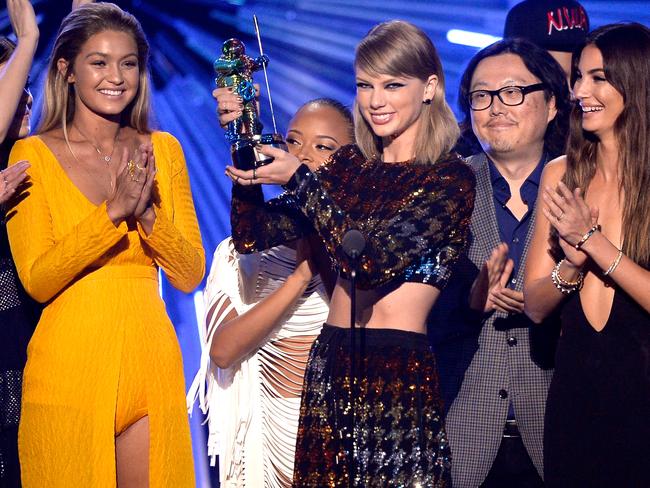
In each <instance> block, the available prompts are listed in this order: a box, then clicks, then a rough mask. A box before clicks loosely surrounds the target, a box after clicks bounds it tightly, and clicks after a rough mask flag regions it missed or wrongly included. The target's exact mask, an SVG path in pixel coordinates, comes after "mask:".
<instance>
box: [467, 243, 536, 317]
mask: <svg viewBox="0 0 650 488" xmlns="http://www.w3.org/2000/svg"><path fill="white" fill-rule="evenodd" d="M513 270H514V261H513V260H512V259H509V258H508V245H507V244H505V243H501V244H499V245H498V246H497V247H495V248H494V249H493V250H492V253H491V254H490V257H489V258H488V260H487V261H486V262H485V263H484V264H483V266H482V268H481V271H480V273H479V276H478V278H477V279H476V282H475V283H474V286H472V290H471V294H470V307H471V308H472V309H474V310H481V311H483V312H484V313H489V312H492V311H495V310H499V311H502V312H506V313H522V312H523V311H524V295H523V293H522V292H520V291H516V290H513V289H511V288H508V280H509V279H510V276H511V275H512V272H513Z"/></svg>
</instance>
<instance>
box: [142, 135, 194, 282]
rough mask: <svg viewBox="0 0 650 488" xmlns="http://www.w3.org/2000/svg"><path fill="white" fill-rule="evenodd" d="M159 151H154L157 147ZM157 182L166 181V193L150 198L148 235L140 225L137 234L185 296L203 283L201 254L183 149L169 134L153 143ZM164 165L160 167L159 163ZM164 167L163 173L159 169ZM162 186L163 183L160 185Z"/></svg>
mask: <svg viewBox="0 0 650 488" xmlns="http://www.w3.org/2000/svg"><path fill="white" fill-rule="evenodd" d="M158 144H159V145H160V147H157V145H158ZM154 152H155V153H156V161H157V167H158V168H159V171H160V173H159V176H160V177H161V178H163V177H164V178H169V180H170V181H169V193H168V194H167V193H164V192H161V194H159V195H158V197H156V198H154V207H153V212H154V213H155V218H154V221H153V225H152V229H151V232H147V229H145V228H144V227H143V226H142V225H140V223H139V224H138V231H139V233H140V237H141V239H142V241H143V242H144V244H145V245H146V246H148V247H149V248H150V249H151V251H152V254H153V259H154V261H155V262H156V264H157V265H158V266H160V267H161V268H162V269H163V271H164V272H165V275H166V276H167V278H168V279H169V281H170V283H171V284H172V285H174V287H175V288H178V289H179V290H181V291H184V292H186V293H189V292H190V291H192V290H193V289H194V288H196V287H197V286H198V284H199V283H200V282H201V280H202V279H203V273H204V272H205V252H204V250H203V244H202V242H201V233H200V231H199V224H198V221H197V219H196V212H195V210H194V201H193V200H192V192H191V190H190V180H189V175H188V173H187V166H186V165H185V157H184V155H183V149H182V148H181V145H180V144H179V142H178V141H177V140H176V139H175V138H174V137H173V136H172V135H170V134H166V133H159V134H158V137H157V139H156V141H155V142H154ZM163 161H164V163H163ZM163 166H164V169H163ZM160 183H161V184H164V183H163V182H160Z"/></svg>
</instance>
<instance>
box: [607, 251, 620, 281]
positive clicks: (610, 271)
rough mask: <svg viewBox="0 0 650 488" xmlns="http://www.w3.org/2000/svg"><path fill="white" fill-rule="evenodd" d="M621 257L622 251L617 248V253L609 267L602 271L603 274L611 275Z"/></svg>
mask: <svg viewBox="0 0 650 488" xmlns="http://www.w3.org/2000/svg"><path fill="white" fill-rule="evenodd" d="M622 257H623V251H622V250H621V249H619V250H618V254H617V255H616V259H614V262H613V263H612V264H611V265H610V267H609V268H607V271H605V272H603V276H609V275H611V274H612V273H613V272H614V270H615V269H616V268H617V267H618V265H619V263H620V262H621V258H622Z"/></svg>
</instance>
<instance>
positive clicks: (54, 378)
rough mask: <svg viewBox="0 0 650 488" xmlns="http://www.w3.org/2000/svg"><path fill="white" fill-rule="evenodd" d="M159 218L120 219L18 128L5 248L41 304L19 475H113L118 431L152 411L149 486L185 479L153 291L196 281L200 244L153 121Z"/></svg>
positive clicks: (171, 363) (180, 428) (169, 356)
mask: <svg viewBox="0 0 650 488" xmlns="http://www.w3.org/2000/svg"><path fill="white" fill-rule="evenodd" d="M152 143H153V147H154V155H155V158H156V165H157V168H158V173H157V174H156V192H157V195H156V196H157V199H156V200H157V201H156V203H155V211H156V221H155V224H154V228H153V231H152V233H151V234H150V235H149V236H147V235H146V234H145V233H144V231H143V230H142V229H141V228H139V226H138V225H136V224H127V223H125V222H124V223H122V224H120V226H119V227H115V226H114V225H113V223H112V222H111V221H110V219H109V218H108V215H107V213H106V204H105V203H103V204H101V205H99V206H96V205H94V204H93V203H92V202H90V201H89V200H88V199H87V198H86V197H85V196H84V195H83V194H82V193H81V192H80V190H79V189H78V188H77V187H76V186H75V185H74V184H73V183H72V181H71V180H70V179H69V178H68V176H67V174H66V173H65V172H64V170H63V168H62V167H61V166H60V164H59V162H58V161H57V160H56V159H55V157H54V155H53V154H52V152H51V151H50V150H49V149H48V147H47V146H46V145H45V144H44V143H43V141H42V140H41V139H40V138H38V137H29V138H27V139H24V140H22V141H19V142H17V143H16V145H15V146H14V149H13V150H12V152H11V156H10V164H15V163H16V162H17V161H19V160H22V159H26V160H28V161H29V162H30V163H31V167H30V168H29V170H28V171H27V172H28V174H29V176H30V182H31V186H30V187H29V188H28V190H27V192H28V194H27V195H26V196H25V198H22V199H19V203H17V205H16V206H15V207H14V208H13V209H10V211H9V215H8V222H7V228H8V232H9V238H10V244H11V250H12V253H13V256H14V259H15V262H16V267H17V270H18V274H19V276H20V279H21V281H22V282H23V284H24V286H25V289H26V290H27V292H28V293H29V294H30V295H31V296H33V297H34V298H35V299H36V300H38V301H40V302H43V303H45V304H46V306H45V310H44V311H43V315H42V317H41V320H40V322H39V323H38V326H37V328H36V331H35V333H34V336H33V338H32V340H31V342H30V343H29V347H28V351H27V353H28V359H27V366H26V368H25V376H24V386H23V397H22V402H23V403H22V418H21V423H20V428H19V453H20V459H21V469H22V480H23V486H24V487H25V488H32V487H48V488H50V487H62V488H63V487H65V488H70V487H75V488H90V487H92V488H103V487H115V486H116V470H115V436H116V435H117V434H119V433H120V432H122V431H124V430H125V429H126V428H127V427H128V426H129V425H131V424H132V423H133V422H135V421H137V420H139V419H140V418H142V417H143V416H144V415H148V416H149V428H150V449H149V481H150V486H151V487H154V488H155V487H170V488H171V487H173V488H184V487H188V488H189V487H192V488H193V487H194V486H195V484H194V469H193V462H192V448H191V441H190V431H189V423H188V419H187V412H186V409H185V385H184V379H183V367H182V358H181V352H180V348H179V345H178V341H177V339H176V335H175V331H174V328H173V326H172V324H171V322H170V320H169V318H168V317H167V313H166V311H165V304H164V303H163V301H162V299H161V298H160V295H159V291H158V288H159V286H158V269H159V268H162V269H163V270H164V272H165V274H166V276H167V278H168V279H169V281H170V282H171V283H172V284H173V285H174V286H175V287H176V288H178V289H180V290H182V291H185V292H189V291H191V290H192V289H193V288H195V287H196V286H197V285H198V284H199V282H200V281H201V279H202V277H203V273H204V268H205V255H204V251H203V247H202V245H201V235H200V233H199V228H198V224H197V220H196V214H195V211H194V204H193V202H192V196H191V192H190V187H189V178H188V174H187V169H186V166H185V159H184V156H183V151H182V149H181V147H180V145H179V143H178V141H177V140H176V139H175V138H174V137H173V136H171V135H170V134H167V133H164V132H156V133H153V134H152Z"/></svg>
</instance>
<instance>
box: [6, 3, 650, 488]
mask: <svg viewBox="0 0 650 488" xmlns="http://www.w3.org/2000/svg"><path fill="white" fill-rule="evenodd" d="M33 3H34V5H35V10H36V13H37V15H38V19H39V25H40V28H41V40H40V46H39V49H38V52H37V57H36V61H35V62H34V66H33V69H32V91H33V93H34V97H35V100H36V101H35V106H36V107H38V106H39V103H40V98H41V91H42V88H41V87H42V85H43V81H44V76H43V75H44V73H45V66H46V63H47V56H48V53H49V52H50V50H51V48H52V43H53V39H54V36H55V35H56V30H57V29H58V26H59V23H60V22H61V19H62V18H63V17H64V16H65V15H66V14H67V13H68V11H69V6H70V2H67V1H65V0H34V2H33ZM115 3H117V4H118V5H120V6H121V7H122V8H124V9H126V10H128V11H130V12H132V13H133V14H135V15H136V16H137V17H138V19H140V21H141V22H142V24H143V27H144V29H145V31H146V32H147V35H148V37H149V41H150V43H151V71H152V80H153V88H154V89H153V101H154V105H153V106H154V111H155V116H156V117H155V118H156V125H157V127H158V128H159V129H161V130H165V131H168V132H171V133H173V134H174V135H175V136H176V137H177V138H178V139H179V140H180V141H181V143H182V145H183V148H184V150H185V156H186V158H187V163H188V166H189V171H190V177H191V182H192V191H193V195H194V201H195V204H196V210H197V213H198V218H199V223H200V225H201V233H202V235H203V244H204V246H205V249H206V255H207V269H208V270H209V269H210V265H211V262H212V252H213V250H214V249H215V247H216V246H217V244H218V243H219V242H220V241H221V240H222V239H224V238H225V237H226V236H227V235H228V234H229V233H230V224H229V195H230V181H229V180H228V179H227V178H226V177H225V176H224V166H225V165H226V164H227V163H228V162H229V160H230V155H229V147H228V145H227V144H226V142H225V140H224V136H223V130H222V129H221V128H220V127H219V124H218V122H217V118H216V115H215V103H214V100H213V99H212V97H211V91H212V89H213V88H214V77H215V75H214V73H213V71H212V63H213V61H214V59H215V58H216V57H218V56H219V53H220V49H221V45H222V43H223V41H225V40H226V39H228V38H230V37H237V38H239V39H241V40H243V41H244V42H245V43H246V47H247V52H248V54H250V55H253V56H257V55H258V54H259V50H258V46H257V41H256V39H255V35H254V28H253V21H252V16H253V14H256V15H257V16H258V18H259V23H260V29H261V32H262V38H263V43H264V51H265V53H266V54H268V56H269V57H270V59H271V62H270V65H269V69H268V73H269V77H270V85H271V90H272V95H273V101H274V105H275V114H276V119H277V123H278V129H279V131H280V132H284V130H285V129H286V127H287V123H288V122H289V120H290V118H291V115H292V114H293V113H294V112H295V110H296V108H297V107H299V106H300V105H301V104H303V103H304V102H306V101H307V100H310V99H312V98H317V97H323V96H327V97H332V98H336V99H338V100H340V101H342V102H343V103H345V104H347V105H351V104H352V102H353V97H354V76H353V71H352V62H353V56H354V47H355V45H356V44H357V42H358V41H359V40H360V39H361V38H362V37H363V36H364V35H365V33H366V32H367V31H368V30H369V29H370V28H371V27H372V26H373V25H374V24H376V23H378V22H381V21H384V20H389V19H403V20H408V21H411V22H413V23H415V24H417V25H418V26H420V27H421V28H423V29H424V30H425V31H426V32H427V33H428V34H429V36H430V37H431V39H432V40H433V42H434V44H435V45H436V47H437V49H438V51H439V52H440V55H441V57H442V61H443V66H444V68H445V74H446V84H447V98H448V100H449V102H450V104H451V105H452V107H454V109H455V108H456V92H457V89H458V81H459V77H460V74H461V73H462V71H463V69H464V67H465V64H466V63H467V61H468V60H469V58H470V57H471V56H472V55H473V54H474V53H475V52H476V51H477V49H478V48H479V47H481V46H484V45H486V44H489V43H491V42H493V41H494V40H496V39H497V38H499V36H501V35H502V31H503V22H504V20H505V16H506V12H507V11H508V9H509V8H510V7H511V6H512V5H514V4H516V3H518V2H517V1H508V0H467V1H462V2H459V1H454V0H440V1H433V0H409V1H404V2H395V1H392V0H287V1H281V0H259V1H246V0H230V1H225V0H176V1H175V0H158V1H156V0H131V1H127V0H116V1H115ZM582 4H583V6H584V7H585V8H586V10H587V11H588V13H589V16H590V19H591V25H592V27H597V26H599V25H602V24H605V23H609V22H616V21H626V20H635V21H638V22H642V23H644V24H645V25H650V2H648V1H620V0H619V1H610V0H584V1H582ZM10 31H11V28H10V25H9V19H8V16H7V12H6V9H4V6H3V9H2V10H0V33H1V34H4V35H7V34H8V33H9V32H10ZM257 76H258V78H257V79H258V81H260V82H262V78H261V75H257ZM261 84H262V94H261V107H262V119H263V122H264V124H265V126H266V127H267V128H268V127H271V120H270V117H269V110H268V105H267V103H268V102H267V93H266V88H265V87H264V84H263V83H261ZM161 289H162V293H163V295H164V297H165V301H166V303H167V308H168V311H169V314H170V315H171V317H172V320H173V322H174V324H175V326H176V330H177V333H178V337H179V340H180V343H181V347H182V349H183V355H184V361H185V375H186V380H187V383H188V385H189V383H190V382H191V380H192V378H193V376H194V372H195V371H196V369H197V367H198V361H199V356H200V348H199V343H198V334H197V320H200V319H201V316H202V298H201V292H202V287H200V288H199V289H198V290H197V291H196V292H195V293H194V294H190V295H185V294H183V293H180V292H178V291H176V290H174V289H173V288H172V287H171V286H169V284H168V283H167V282H166V281H164V280H163V283H162V287H161ZM202 420H203V419H202V415H201V413H200V411H199V410H198V408H195V409H194V415H193V418H192V432H193V440H194V452H195V459H196V473H197V486H200V487H208V486H218V483H217V481H216V480H217V477H216V470H210V469H209V467H208V464H207V457H206V450H205V432H204V429H203V428H202V427H201V422H202Z"/></svg>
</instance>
